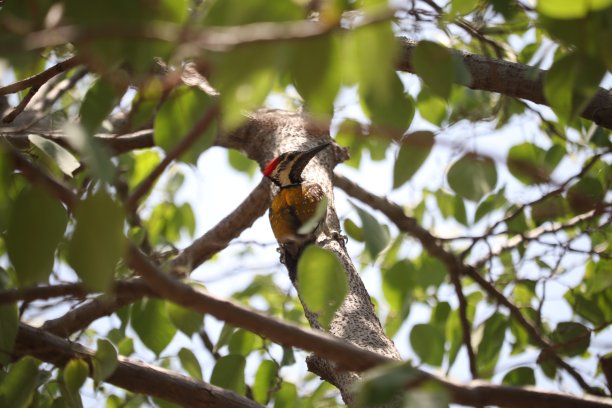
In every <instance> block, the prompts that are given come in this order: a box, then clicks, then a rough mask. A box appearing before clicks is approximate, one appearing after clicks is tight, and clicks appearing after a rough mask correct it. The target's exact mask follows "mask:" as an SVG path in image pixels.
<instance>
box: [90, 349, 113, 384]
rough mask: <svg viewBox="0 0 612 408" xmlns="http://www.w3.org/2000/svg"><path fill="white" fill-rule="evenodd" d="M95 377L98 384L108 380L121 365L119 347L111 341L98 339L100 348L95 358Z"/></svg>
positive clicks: (93, 361)
mask: <svg viewBox="0 0 612 408" xmlns="http://www.w3.org/2000/svg"><path fill="white" fill-rule="evenodd" d="M92 363H93V378H94V382H95V383H96V384H99V383H101V382H102V381H104V380H106V379H107V378H108V377H110V376H111V374H113V373H114V372H115V369H116V368H117V366H118V365H119V360H118V355H117V349H116V348H115V346H114V345H113V343H111V342H110V341H108V340H106V339H98V349H97V350H96V354H94V356H93V359H92Z"/></svg>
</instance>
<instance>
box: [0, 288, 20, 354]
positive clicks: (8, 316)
mask: <svg viewBox="0 0 612 408" xmlns="http://www.w3.org/2000/svg"><path fill="white" fill-rule="evenodd" d="M1 286H2V285H0V287H1ZM18 331H19V309H18V308H17V303H7V304H3V305H0V333H2V335H1V336H0V365H3V366H4V365H7V364H8V363H10V362H11V360H12V358H11V352H12V351H13V348H14V346H15V339H16V338H17V332H18Z"/></svg>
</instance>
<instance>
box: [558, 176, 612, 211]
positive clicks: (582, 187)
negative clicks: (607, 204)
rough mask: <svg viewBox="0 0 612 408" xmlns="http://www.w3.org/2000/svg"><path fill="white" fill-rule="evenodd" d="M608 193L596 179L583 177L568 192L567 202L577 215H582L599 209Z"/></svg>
mask: <svg viewBox="0 0 612 408" xmlns="http://www.w3.org/2000/svg"><path fill="white" fill-rule="evenodd" d="M605 195H606V192H605V191H604V189H603V187H602V186H601V183H600V182H599V180H598V179H596V178H595V177H588V176H587V177H583V178H581V179H580V180H579V181H578V182H577V183H576V184H574V185H573V186H571V187H570V188H569V190H568V191H567V202H568V203H569V205H570V208H571V209H572V211H574V213H575V214H582V213H585V212H587V211H590V210H592V209H595V208H597V207H598V206H599V205H600V204H601V203H602V202H603V200H604V198H605Z"/></svg>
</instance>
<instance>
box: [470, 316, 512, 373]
mask: <svg viewBox="0 0 612 408" xmlns="http://www.w3.org/2000/svg"><path fill="white" fill-rule="evenodd" d="M483 325H484V329H483V334H482V340H481V341H480V343H479V344H478V350H477V352H476V363H477V366H478V373H479V374H480V375H481V376H482V377H483V378H490V377H491V376H492V375H493V373H494V370H495V366H496V365H497V360H498V359H499V354H500V352H501V348H502V345H503V344H504V338H505V336H506V328H507V327H508V322H507V318H506V316H504V315H502V314H500V313H494V314H493V315H491V317H489V318H488V319H487V320H486V321H485V322H484V323H483Z"/></svg>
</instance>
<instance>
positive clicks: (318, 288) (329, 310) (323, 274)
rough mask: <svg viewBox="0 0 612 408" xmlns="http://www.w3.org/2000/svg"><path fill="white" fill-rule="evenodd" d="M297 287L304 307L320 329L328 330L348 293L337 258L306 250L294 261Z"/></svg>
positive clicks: (320, 250)
mask: <svg viewBox="0 0 612 408" xmlns="http://www.w3.org/2000/svg"><path fill="white" fill-rule="evenodd" d="M297 284H298V286H299V288H300V295H301V297H302V300H303V301H304V304H305V305H306V306H307V307H308V308H309V309H310V310H311V311H312V312H314V313H316V314H317V320H318V321H319V323H320V324H321V326H322V327H324V328H329V324H330V323H331V321H332V319H333V318H334V314H335V313H336V310H337V309H338V308H339V307H340V305H341V304H342V302H343V301H344V297H345V296H346V294H347V292H348V284H347V282H346V275H345V272H344V268H343V267H342V264H341V263H340V261H339V260H338V258H337V257H336V256H335V255H334V254H332V253H331V252H329V251H326V250H324V249H322V248H319V247H316V246H313V245H311V246H309V247H307V248H306V249H305V250H304V252H303V253H302V256H300V259H299V261H298V265H297Z"/></svg>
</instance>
